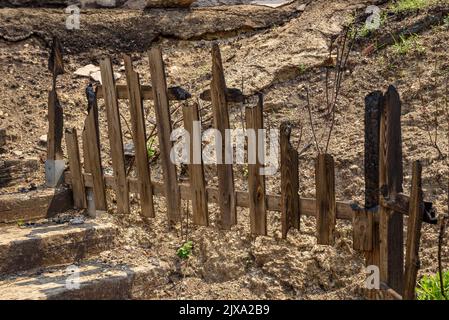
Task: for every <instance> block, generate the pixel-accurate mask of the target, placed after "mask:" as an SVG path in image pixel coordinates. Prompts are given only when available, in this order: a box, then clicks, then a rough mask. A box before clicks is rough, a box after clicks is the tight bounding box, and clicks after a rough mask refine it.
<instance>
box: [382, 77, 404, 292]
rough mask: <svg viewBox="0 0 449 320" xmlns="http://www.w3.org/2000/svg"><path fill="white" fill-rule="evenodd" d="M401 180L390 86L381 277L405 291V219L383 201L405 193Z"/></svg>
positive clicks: (397, 120) (397, 112)
mask: <svg viewBox="0 0 449 320" xmlns="http://www.w3.org/2000/svg"><path fill="white" fill-rule="evenodd" d="M402 179H403V172H402V142H401V101H400V98H399V94H398V92H397V91H396V89H395V87H393V86H390V87H389V88H388V90H387V92H386V94H385V96H384V103H383V109H382V114H381V122H380V161H379V186H380V191H381V197H382V198H381V206H380V217H379V234H380V278H381V281H382V282H384V283H385V284H387V285H388V286H389V287H390V288H392V289H393V290H395V291H396V292H403V283H404V234H403V224H404V222H403V217H402V214H400V213H397V212H395V211H393V210H391V209H388V208H387V207H386V206H385V205H383V204H382V201H385V200H384V199H385V198H388V199H389V200H390V201H392V200H394V199H395V197H396V194H398V193H400V192H402Z"/></svg>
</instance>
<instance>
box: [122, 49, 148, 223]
mask: <svg viewBox="0 0 449 320" xmlns="http://www.w3.org/2000/svg"><path fill="white" fill-rule="evenodd" d="M124 61H125V73H126V82H127V89H128V98H129V110H130V115H131V130H132V133H133V141H134V150H135V160H136V167H137V175H138V181H139V194H140V207H141V214H142V216H143V217H145V218H154V216H155V214H154V204H153V189H152V187H151V172H150V167H149V161H148V152H147V146H146V132H145V115H144V111H143V100H142V95H141V92H140V80H139V74H138V73H137V72H135V71H134V70H133V66H132V62H131V58H130V57H129V56H127V55H125V56H124Z"/></svg>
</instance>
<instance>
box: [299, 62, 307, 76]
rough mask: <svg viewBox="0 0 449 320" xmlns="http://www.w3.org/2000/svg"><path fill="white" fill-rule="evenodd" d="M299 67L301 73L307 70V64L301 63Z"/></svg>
mask: <svg viewBox="0 0 449 320" xmlns="http://www.w3.org/2000/svg"><path fill="white" fill-rule="evenodd" d="M298 69H299V74H304V73H306V71H307V66H306V65H305V64H304V63H301V64H300V65H299V67H298Z"/></svg>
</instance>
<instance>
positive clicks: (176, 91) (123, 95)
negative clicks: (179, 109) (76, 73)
mask: <svg viewBox="0 0 449 320" xmlns="http://www.w3.org/2000/svg"><path fill="white" fill-rule="evenodd" d="M115 87H116V90H117V99H119V100H126V99H128V87H127V86H126V85H123V84H117V85H116V86H115ZM97 91H98V94H97V98H98V99H102V98H103V89H102V86H101V85H99V86H98V87H97ZM167 92H168V100H173V101H183V100H187V99H189V98H191V97H192V95H191V94H190V93H189V92H188V91H187V90H185V89H183V88H181V87H170V88H168V89H167ZM140 93H141V96H142V99H143V100H154V96H153V88H152V87H151V86H149V85H141V86H140Z"/></svg>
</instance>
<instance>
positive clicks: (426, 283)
mask: <svg viewBox="0 0 449 320" xmlns="http://www.w3.org/2000/svg"><path fill="white" fill-rule="evenodd" d="M443 286H444V292H445V293H446V297H447V295H448V294H449V270H447V271H446V272H444V273H443ZM416 293H417V296H418V300H446V298H445V297H444V296H443V295H442V293H441V287H440V275H439V274H438V273H437V274H434V275H430V276H424V277H422V278H421V279H420V280H419V281H418V286H417V287H416Z"/></svg>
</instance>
